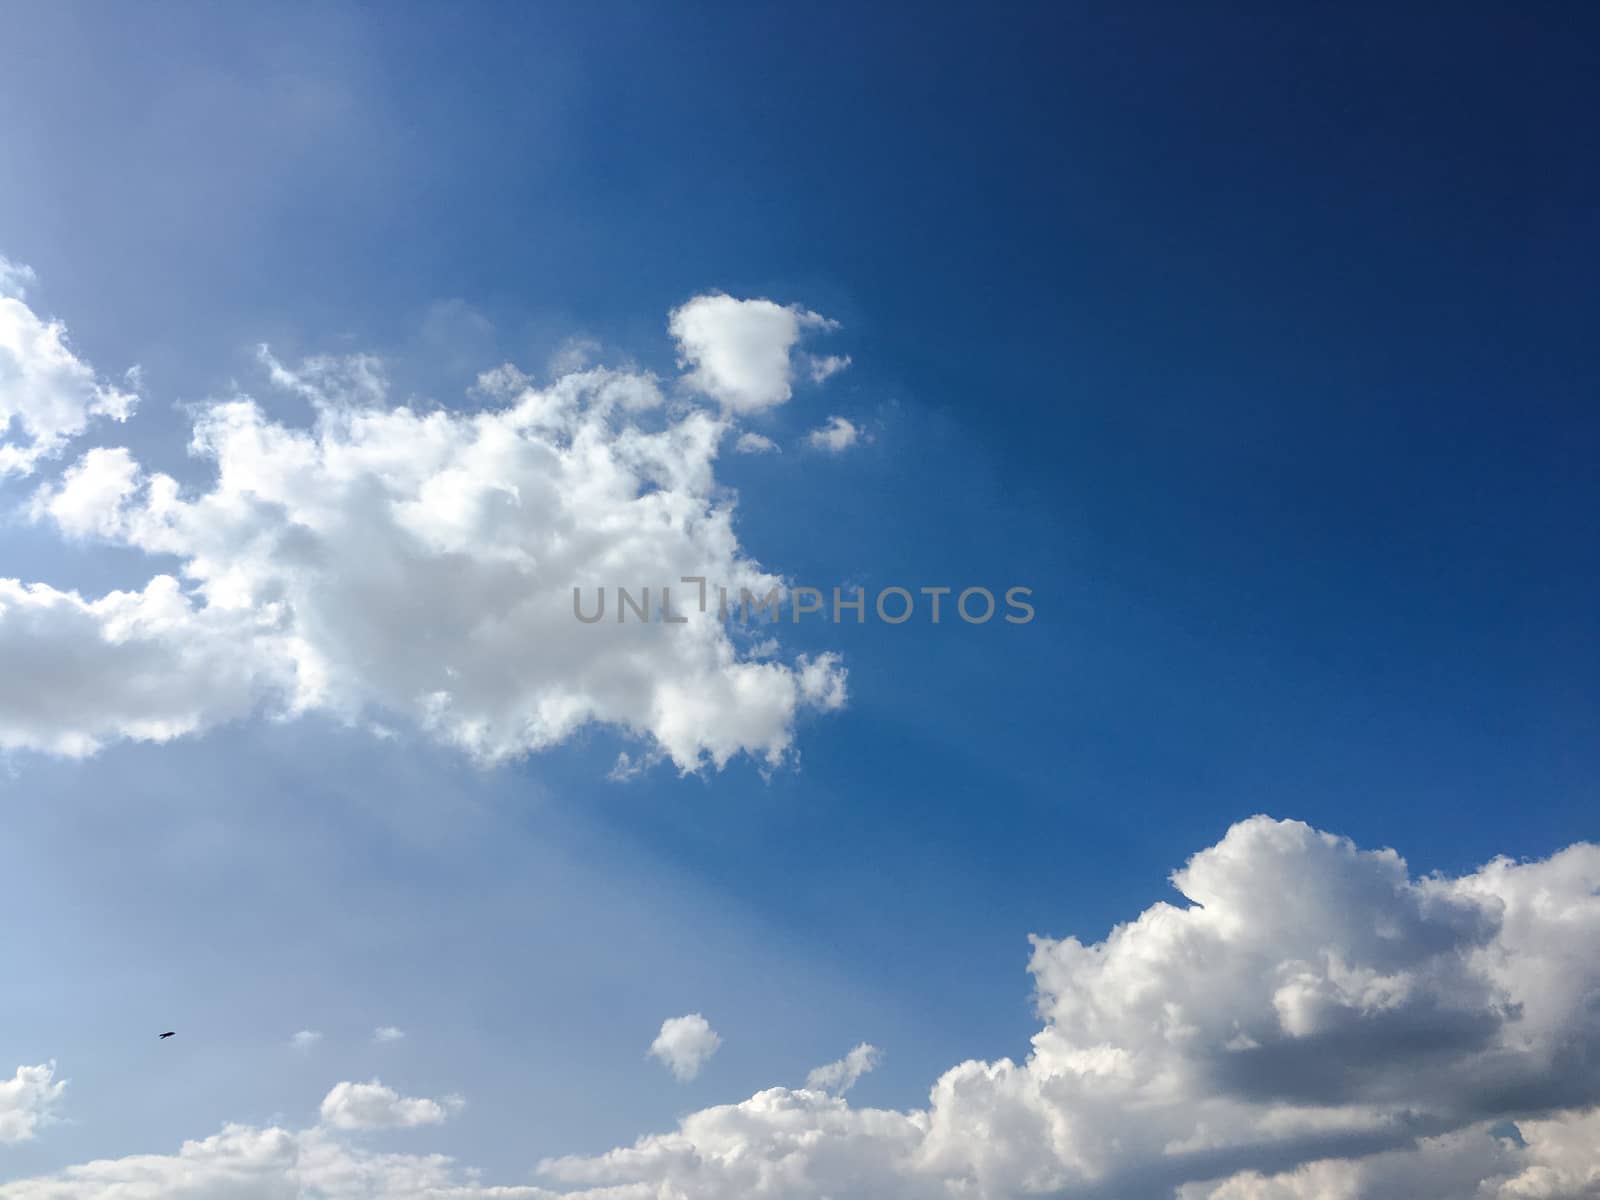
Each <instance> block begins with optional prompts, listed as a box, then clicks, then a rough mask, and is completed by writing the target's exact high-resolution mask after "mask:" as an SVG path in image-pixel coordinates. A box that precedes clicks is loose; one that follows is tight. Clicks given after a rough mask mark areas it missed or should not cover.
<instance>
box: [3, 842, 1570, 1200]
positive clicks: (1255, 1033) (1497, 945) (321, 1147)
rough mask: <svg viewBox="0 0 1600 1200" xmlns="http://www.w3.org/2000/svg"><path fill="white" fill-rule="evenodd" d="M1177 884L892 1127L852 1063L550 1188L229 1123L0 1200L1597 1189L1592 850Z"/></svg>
mask: <svg viewBox="0 0 1600 1200" xmlns="http://www.w3.org/2000/svg"><path fill="white" fill-rule="evenodd" d="M1173 882H1174V883H1175V884H1176V885H1177V887H1178V889H1179V891H1180V892H1181V894H1182V895H1183V896H1184V898H1185V900H1186V903H1184V904H1166V903H1162V904H1157V905H1154V906H1152V907H1151V908H1149V909H1148V910H1146V911H1145V912H1144V913H1142V914H1140V915H1139V916H1138V917H1137V918H1136V919H1135V920H1133V921H1130V922H1128V923H1126V924H1123V925H1119V926H1118V927H1117V928H1116V929H1114V930H1113V931H1112V932H1111V934H1110V935H1109V936H1108V937H1107V938H1106V939H1105V940H1104V941H1101V942H1096V943H1093V944H1085V943H1082V942H1080V941H1079V940H1077V939H1075V938H1061V939H1052V938H1036V939H1034V952H1033V958H1032V962H1031V964H1030V970H1031V971H1032V974H1033V977H1034V980H1035V985H1036V1000H1037V1003H1038V1007H1039V1011H1040V1015H1041V1018H1042V1021H1043V1028H1042V1029H1041V1030H1040V1031H1039V1033H1038V1034H1037V1035H1036V1036H1035V1037H1034V1039H1033V1047H1032V1052H1031V1053H1030V1054H1029V1055H1028V1056H1027V1057H1026V1059H1025V1060H1024V1061H1022V1062H1020V1063H1019V1062H1015V1061H1013V1060H1011V1059H1008V1058H1001V1059H996V1060H987V1061H986V1060H973V1061H969V1062H964V1063H961V1064H959V1065H958V1066H955V1067H953V1068H951V1069H950V1070H949V1071H947V1072H945V1074H944V1075H943V1076H942V1077H941V1078H940V1079H939V1080H938V1081H937V1082H936V1083H935V1085H934V1086H933V1088H932V1091H931V1093H930V1095H929V1099H928V1103H927V1105H926V1106H925V1107H923V1108H920V1109H915V1110H912V1111H909V1112H896V1111H889V1110H883V1109H873V1108H854V1107H852V1106H851V1105H850V1104H849V1103H848V1102H847V1101H846V1100H845V1099H844V1098H843V1097H842V1096H841V1095H837V1094H831V1093H832V1092H840V1091H843V1090H844V1087H845V1086H847V1085H848V1082H849V1081H850V1079H851V1078H852V1077H853V1076H854V1075H859V1073H860V1071H861V1070H865V1069H866V1067H867V1065H868V1060H869V1059H871V1058H872V1057H873V1055H871V1053H870V1051H871V1049H872V1048H871V1047H868V1046H864V1045H863V1046H860V1047H857V1048H856V1050H855V1051H852V1052H851V1054H850V1055H847V1056H846V1057H845V1058H844V1059H842V1060H840V1062H838V1063H834V1064H830V1065H829V1066H827V1067H824V1068H820V1069H819V1071H818V1072H814V1073H813V1077H812V1079H811V1080H810V1081H809V1082H811V1083H812V1084H813V1086H810V1087H807V1088H805V1089H789V1088H772V1089H770V1090H767V1091H763V1092H759V1093H757V1094H756V1095H754V1096H752V1097H750V1098H749V1099H748V1100H745V1101H743V1102H741V1103H738V1104H726V1105H719V1106H716V1107H713V1108H707V1109H703V1110H701V1111H698V1112H694V1113H690V1114H689V1115H687V1116H685V1117H684V1118H682V1119H681V1121H680V1122H679V1123H678V1127H677V1128H676V1129H674V1130H672V1131H669V1132H665V1133H660V1134H655V1135H652V1136H648V1137H644V1138H641V1139H639V1140H638V1141H637V1142H635V1143H634V1144H633V1145H631V1146H627V1147H621V1148H618V1149H615V1150H611V1151H609V1152H607V1153H604V1154H599V1155H583V1156H568V1157H558V1158H553V1159H550V1160H547V1161H545V1162H543V1163H541V1164H540V1171H541V1173H542V1174H543V1175H544V1176H545V1178H546V1179H547V1180H548V1181H549V1182H550V1184H551V1186H550V1187H548V1188H536V1187H530V1188H504V1189H496V1188H485V1187H482V1186H480V1185H479V1184H478V1183H477V1182H476V1180H475V1179H474V1177H473V1176H472V1174H471V1173H470V1172H463V1171H460V1170H457V1169H456V1168H454V1167H452V1166H451V1165H450V1164H449V1163H448V1161H447V1160H444V1159H440V1158H438V1157H434V1156H430V1157H425V1158H424V1157H417V1156H401V1155H394V1156H381V1157H380V1156H373V1155H370V1154H368V1153H366V1152H365V1151H364V1150H362V1149H361V1148H360V1147H358V1146H350V1145H347V1144H345V1143H342V1142H339V1141H338V1140H336V1139H335V1138H334V1136H333V1134H334V1129H331V1128H326V1127H325V1128H320V1129H316V1130H311V1131H306V1132H300V1133H294V1132H290V1131H286V1130H280V1129H267V1130H257V1129H248V1128H244V1127H229V1128H228V1129H225V1130H224V1131H223V1133H222V1134H219V1135H218V1136H217V1137H215V1138H211V1139H208V1140H207V1141H204V1142H191V1143H188V1144H186V1145H185V1146H184V1148H183V1149H182V1150H181V1151H180V1152H179V1153H178V1154H176V1155H173V1156H167V1157H160V1156H143V1157H138V1158H130V1159H122V1160H118V1161H115V1162H103V1163H91V1164H88V1165H86V1166H83V1167H77V1168H72V1169H70V1170H68V1171H66V1172H64V1173H62V1174H60V1175H57V1176H51V1177H44V1178H39V1179H29V1180H20V1181H18V1182H14V1183H11V1184H6V1185H3V1186H0V1200H110V1198H112V1197H116V1200H144V1198H145V1197H149V1198H151V1200H154V1198H156V1197H161V1198H162V1200H167V1198H170V1197H175V1196H176V1197H184V1198H187V1197H196V1198H198V1197H200V1196H205V1197H207V1198H208V1200H276V1198H277V1197H279V1196H283V1195H299V1194H316V1195H319V1196H326V1197H328V1198H329V1200H346V1198H352V1200H353V1198H354V1197H362V1198H365V1200H373V1198H378V1200H424V1198H426V1200H444V1198H445V1197H450V1198H451V1200H486V1198H488V1197H491V1196H496V1197H519V1198H522V1200H535V1198H537V1200H556V1198H557V1197H565V1198H566V1200H815V1198H816V1197H818V1196H828V1197H831V1198H832V1200H938V1198H943V1200H1019V1198H1021V1197H1025V1196H1039V1195H1048V1196H1062V1197H1068V1196H1070V1197H1074V1198H1089V1200H1147V1198H1160V1200H1402V1198H1403V1200H1593V1197H1595V1196H1596V1195H1597V1194H1600V1193H1597V1190H1596V1189H1597V1187H1600V1152H1597V1150H1596V1147H1597V1146H1600V1108H1597V1107H1596V1106H1597V1104H1600V1073H1597V1072H1596V1071H1595V1070H1594V1063H1595V1062H1596V1061H1597V1059H1600V1007H1597V1006H1596V1005H1595V1003H1594V997H1595V996H1596V994H1600V956H1597V955H1596V954H1595V952H1594V951H1595V947H1596V946H1597V945H1600V846H1594V845H1578V846H1574V847H1572V848H1570V849H1568V850H1565V851H1562V852H1561V853H1559V854H1556V855H1554V856H1553V857H1551V858H1549V859H1546V860H1544V861H1541V862H1525V863H1513V862H1510V861H1508V860H1496V861H1495V862H1492V863H1490V864H1488V865H1487V866H1485V867H1484V868H1482V869H1481V870H1479V871H1476V872H1473V873H1471V874H1468V875H1464V876H1462V877H1460V878H1455V879H1449V878H1442V877H1428V878H1421V879H1418V878H1413V877H1412V876H1411V874H1410V872H1409V871H1408V870H1407V868H1406V864H1405V862H1404V861H1403V860H1402V859H1401V858H1399V856H1397V855H1396V854H1394V853H1393V852H1391V851H1363V850H1360V849H1358V848H1357V847H1355V846H1354V845H1353V844H1351V843H1350V842H1348V841H1346V840H1344V839H1342V838H1336V837H1331V836H1329V835H1327V834H1323V833H1319V832H1317V831H1316V830H1313V829H1311V828H1309V827H1308V826H1306V825H1303V824H1301V823H1299V822H1294V821H1273V820H1269V819H1267V818H1265V817H1255V818H1252V819H1250V820H1247V821H1244V822H1241V823H1240V824H1238V825H1236V826H1235V827H1234V828H1233V829H1231V830H1230V831H1229V832H1228V833H1227V835H1226V836H1225V837H1224V838H1223V839H1222V840H1221V841H1220V842H1219V843H1218V844H1217V845H1215V846H1212V847H1210V848H1208V849H1206V850H1203V851H1202V852H1200V853H1199V854H1197V855H1195V856H1194V857H1193V858H1192V859H1191V860H1190V861H1189V863H1188V864H1187V865H1186V866H1185V867H1184V868H1183V869H1182V870H1180V871H1178V872H1177V873H1176V874H1175V875H1174V876H1173ZM714 1037H715V1034H714V1033H712V1032H711V1030H710V1027H709V1025H708V1024H706V1023H705V1022H704V1018H698V1017H697V1016H695V1015H691V1016H689V1017H684V1018H677V1019H676V1020H675V1021H669V1022H667V1023H666V1025H664V1026H663V1030H662V1038H661V1039H658V1041H659V1042H660V1043H661V1045H662V1047H663V1051H662V1057H663V1058H664V1059H671V1058H673V1057H674V1056H677V1057H679V1058H681V1059H682V1060H683V1061H686V1062H688V1061H703V1056H704V1053H705V1047H706V1046H707V1045H708V1044H711V1039H713V1038H714ZM341 1089H342V1090H341ZM336 1097H337V1100H336V1099H335V1098H336ZM405 1105H415V1106H419V1107H415V1108H411V1109H405V1108H403V1107H401V1106H405ZM368 1106H370V1108H369V1107H368ZM428 1106H432V1107H428ZM330 1109H332V1110H333V1111H335V1112H346V1111H348V1112H357V1111H359V1112H360V1113H361V1114H362V1115H361V1116H360V1117H351V1118H349V1119H348V1124H346V1125H344V1126H341V1127H346V1128H369V1127H373V1126H376V1125H379V1124H382V1123H384V1122H388V1123H389V1124H391V1125H392V1124H408V1123H409V1124H420V1123H424V1122H425V1121H427V1120H430V1119H435V1118H436V1116H437V1115H442V1112H443V1107H442V1106H438V1105H434V1102H432V1101H405V1100H402V1099H401V1098H400V1097H398V1096H397V1095H395V1094H394V1093H393V1092H391V1091H390V1090H389V1089H387V1088H383V1087H382V1085H380V1084H377V1083H376V1082H374V1083H372V1084H367V1085H355V1084H341V1085H340V1087H339V1088H336V1089H335V1090H334V1092H333V1093H330V1095H329V1100H328V1101H327V1102H325V1104H324V1117H325V1125H326V1126H334V1124H335V1122H334V1121H333V1119H332V1118H331V1116H330ZM397 1113H406V1114H409V1115H406V1116H401V1115H396V1114H397ZM296 1188H299V1189H301V1190H300V1191H296V1190H294V1189H296Z"/></svg>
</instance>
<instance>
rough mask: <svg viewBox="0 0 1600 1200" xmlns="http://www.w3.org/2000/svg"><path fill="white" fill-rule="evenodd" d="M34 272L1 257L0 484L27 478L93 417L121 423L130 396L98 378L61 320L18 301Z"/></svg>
mask: <svg viewBox="0 0 1600 1200" xmlns="http://www.w3.org/2000/svg"><path fill="white" fill-rule="evenodd" d="M32 279H33V272H32V271H30V270H29V269H28V268H27V267H23V266H19V265H18V264H15V263H12V262H10V261H8V260H6V259H5V258H0V479H3V478H5V477H6V476H7V475H12V474H14V475H28V474H31V473H32V472H33V471H34V469H35V467H36V466H37V465H38V464H39V461H40V460H41V459H44V458H48V457H50V456H52V455H55V454H59V453H60V452H61V450H62V449H63V448H64V447H65V446H66V444H67V443H68V442H69V441H70V440H71V439H73V438H75V437H77V436H78V435H79V434H81V433H83V432H84V430H86V429H87V428H88V427H89V424H90V422H91V421H92V420H94V419H95V418H96V417H109V418H110V419H112V420H114V421H124V420H126V419H127V418H128V415H129V414H130V413H132V412H133V408H134V405H135V403H136V402H137V397H136V396H135V395H134V393H133V391H132V390H131V389H125V388H119V387H116V386H115V385H113V384H110V383H107V382H105V381H104V380H102V379H100V378H99V377H98V376H97V375H96V374H95V372H94V368H92V367H91V366H89V364H87V363H86V362H84V361H83V360H82V359H80V358H79V357H78V356H77V355H76V354H74V353H73V351H72V349H71V348H70V347H69V346H68V345H67V329H66V326H65V325H63V324H62V323H61V322H60V321H46V320H44V319H43V318H41V317H40V316H39V315H38V314H37V313H35V312H34V310H33V309H32V308H30V307H29V306H28V304H27V302H26V301H25V300H24V296H25V294H26V293H25V291H24V288H25V285H26V284H28V283H30V282H31V281H32Z"/></svg>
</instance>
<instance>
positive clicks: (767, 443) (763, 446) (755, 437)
mask: <svg viewBox="0 0 1600 1200" xmlns="http://www.w3.org/2000/svg"><path fill="white" fill-rule="evenodd" d="M733 448H734V450H735V451H736V452H737V453H739V454H777V453H778V452H779V451H778V443H777V442H775V441H773V440H772V439H771V438H769V437H763V436H762V435H761V434H759V433H741V434H740V435H739V440H738V441H737V442H735V443H734V444H733Z"/></svg>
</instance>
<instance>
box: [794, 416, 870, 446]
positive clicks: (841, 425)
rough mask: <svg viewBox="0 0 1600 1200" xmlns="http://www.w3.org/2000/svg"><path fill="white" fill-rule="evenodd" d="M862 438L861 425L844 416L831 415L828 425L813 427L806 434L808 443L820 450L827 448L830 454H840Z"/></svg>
mask: <svg viewBox="0 0 1600 1200" xmlns="http://www.w3.org/2000/svg"><path fill="white" fill-rule="evenodd" d="M860 440H861V427H860V426H859V425H857V424H856V423H855V422H854V421H847V420H845V419H844V418H843V417H829V418H828V423H827V424H826V425H823V426H821V427H820V428H818V429H813V430H812V431H811V432H810V433H809V434H807V435H806V441H807V442H808V443H810V444H811V445H812V446H814V447H815V448H816V449H818V450H826V451H827V452H828V453H829V454H839V453H841V452H842V451H845V450H848V449H849V448H850V447H851V446H854V445H855V444H856V443H857V442H859V441H860Z"/></svg>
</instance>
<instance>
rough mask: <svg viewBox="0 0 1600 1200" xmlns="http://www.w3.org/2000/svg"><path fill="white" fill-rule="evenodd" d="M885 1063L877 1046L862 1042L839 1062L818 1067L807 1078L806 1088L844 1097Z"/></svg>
mask: <svg viewBox="0 0 1600 1200" xmlns="http://www.w3.org/2000/svg"><path fill="white" fill-rule="evenodd" d="M882 1061H883V1052H882V1051H881V1050H879V1049H878V1048H877V1047H876V1046H874V1045H871V1044H870V1043H867V1042H862V1043H861V1044H860V1045H859V1046H857V1047H856V1048H855V1049H854V1050H852V1051H850V1053H849V1054H846V1055H845V1056H844V1057H843V1058H841V1059H839V1061H838V1062H831V1063H827V1064H825V1065H823V1066H820V1067H817V1068H816V1069H815V1070H813V1071H812V1072H811V1073H810V1074H809V1075H807V1076H806V1088H807V1089H808V1090H809V1091H813V1092H829V1093H831V1094H832V1095H835V1096H842V1095H844V1094H845V1093H846V1092H848V1091H849V1090H850V1089H851V1088H853V1087H855V1085H856V1080H858V1079H860V1078H861V1077H862V1076H863V1075H865V1074H866V1073H867V1072H868V1071H871V1070H872V1069H873V1068H875V1067H876V1066H877V1065H878V1064H879V1063H880V1062H882Z"/></svg>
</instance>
